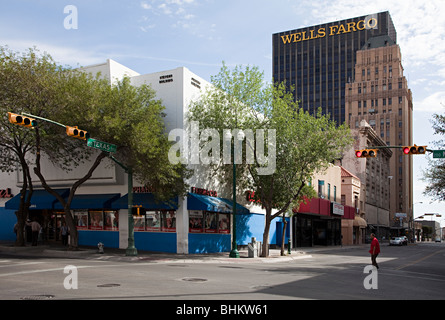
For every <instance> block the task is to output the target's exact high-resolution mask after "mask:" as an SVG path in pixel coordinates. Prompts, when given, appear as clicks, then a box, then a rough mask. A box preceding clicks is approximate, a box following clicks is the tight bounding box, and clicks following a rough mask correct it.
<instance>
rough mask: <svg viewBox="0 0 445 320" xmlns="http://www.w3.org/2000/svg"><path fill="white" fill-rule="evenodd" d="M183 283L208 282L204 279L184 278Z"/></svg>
mask: <svg viewBox="0 0 445 320" xmlns="http://www.w3.org/2000/svg"><path fill="white" fill-rule="evenodd" d="M181 280H182V281H190V282H204V281H207V279H203V278H182V279H181Z"/></svg>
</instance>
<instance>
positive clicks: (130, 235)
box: [108, 155, 138, 256]
mask: <svg viewBox="0 0 445 320" xmlns="http://www.w3.org/2000/svg"><path fill="white" fill-rule="evenodd" d="M108 157H109V158H110V159H111V160H113V161H114V162H116V163H117V164H118V165H119V166H121V167H122V169H124V170H125V172H126V173H127V174H128V246H127V249H126V252H125V255H127V256H137V255H138V251H137V249H136V247H135V246H134V219H133V212H132V209H133V168H132V167H126V166H124V165H123V164H122V163H120V162H119V161H118V160H116V159H115V158H114V157H113V156H112V155H109V156H108Z"/></svg>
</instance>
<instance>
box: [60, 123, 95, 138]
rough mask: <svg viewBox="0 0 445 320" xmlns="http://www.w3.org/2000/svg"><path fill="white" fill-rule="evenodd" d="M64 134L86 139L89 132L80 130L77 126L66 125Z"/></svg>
mask: <svg viewBox="0 0 445 320" xmlns="http://www.w3.org/2000/svg"><path fill="white" fill-rule="evenodd" d="M66 134H67V135H69V136H70V137H73V138H77V139H80V140H87V139H88V138H89V137H90V134H89V133H88V132H86V131H85V130H80V129H78V128H77V127H68V126H67V127H66Z"/></svg>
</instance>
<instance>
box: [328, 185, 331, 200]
mask: <svg viewBox="0 0 445 320" xmlns="http://www.w3.org/2000/svg"><path fill="white" fill-rule="evenodd" d="M328 200H331V184H330V183H328Z"/></svg>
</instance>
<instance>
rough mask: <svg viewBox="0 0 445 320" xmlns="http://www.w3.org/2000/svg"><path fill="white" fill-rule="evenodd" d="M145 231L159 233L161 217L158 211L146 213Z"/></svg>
mask: <svg viewBox="0 0 445 320" xmlns="http://www.w3.org/2000/svg"><path fill="white" fill-rule="evenodd" d="M145 219H146V220H145V221H146V226H145V227H146V229H145V230H146V231H151V232H159V231H161V217H160V213H159V212H158V211H147V212H146V213H145Z"/></svg>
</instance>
